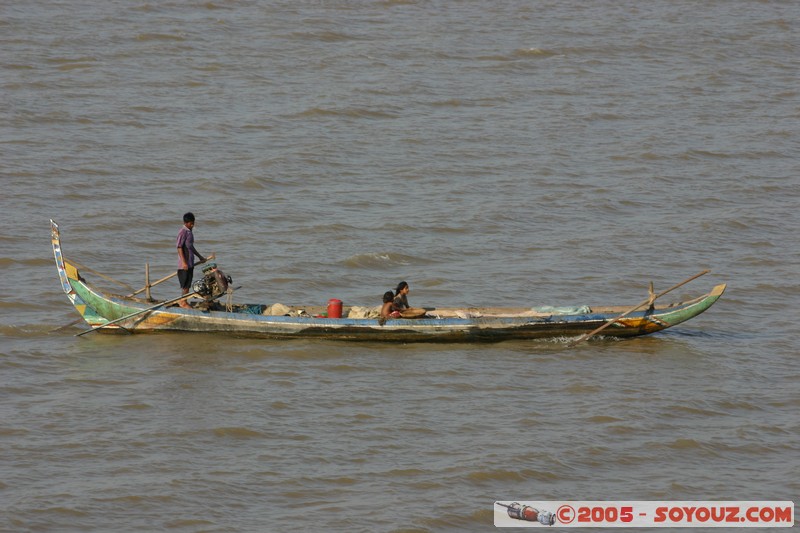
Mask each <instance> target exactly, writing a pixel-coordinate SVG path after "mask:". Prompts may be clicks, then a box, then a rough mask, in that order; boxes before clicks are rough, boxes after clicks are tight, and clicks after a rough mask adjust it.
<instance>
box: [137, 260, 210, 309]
mask: <svg viewBox="0 0 800 533" xmlns="http://www.w3.org/2000/svg"><path fill="white" fill-rule="evenodd" d="M216 257H217V256H216V255H215V254H211V255H209V256H208V257H206V260H205V261H200V262H199V263H195V264H196V265H202V264H204V263H206V262H208V261H211V260H212V259H215V258H216ZM177 275H178V271H177V270H176V271H175V272H173V273H172V274H170V275H169V276H164V277H163V278H161V279H160V280H158V281H155V282H153V283H151V284H150V287H155V286H156V285H159V284H161V283H164V282H165V281H167V280H169V279H172V278H174V277H175V276H177ZM129 288H131V287H129ZM146 290H148V287H147V285H145V286H144V287H142V288H141V289H139V290H138V291H134V292H132V293H130V294H129V295H127V296H126V298H132V297H134V296H136V295H137V294H139V293H142V292H144V291H146ZM148 299H149V297H148Z"/></svg>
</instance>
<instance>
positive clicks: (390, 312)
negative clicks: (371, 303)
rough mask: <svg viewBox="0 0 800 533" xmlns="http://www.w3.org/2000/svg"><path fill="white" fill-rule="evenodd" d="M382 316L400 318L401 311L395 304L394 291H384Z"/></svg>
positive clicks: (384, 317)
mask: <svg viewBox="0 0 800 533" xmlns="http://www.w3.org/2000/svg"><path fill="white" fill-rule="evenodd" d="M381 318H383V319H386V318H400V311H399V310H398V309H397V308H396V307H395V305H394V293H393V292H392V291H386V292H385V293H383V307H381Z"/></svg>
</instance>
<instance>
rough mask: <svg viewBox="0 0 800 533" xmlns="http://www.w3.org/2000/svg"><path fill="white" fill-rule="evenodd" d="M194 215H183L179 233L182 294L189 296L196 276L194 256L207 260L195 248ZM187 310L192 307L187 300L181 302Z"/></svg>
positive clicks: (202, 260) (179, 279)
mask: <svg viewBox="0 0 800 533" xmlns="http://www.w3.org/2000/svg"><path fill="white" fill-rule="evenodd" d="M192 228H194V214H193V213H186V214H185V215H183V227H182V228H181V229H180V231H178V281H179V282H180V284H181V293H182V294H189V289H190V288H191V286H192V275H193V274H194V256H197V257H198V258H199V259H200V262H201V263H204V262H205V260H206V258H205V257H203V256H202V255H200V252H198V251H197V250H195V248H194V233H192ZM179 305H180V306H181V307H183V308H185V309H191V308H192V306H191V305H189V302H187V301H186V299H183V300H181V301H180V304H179Z"/></svg>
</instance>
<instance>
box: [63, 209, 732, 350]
mask: <svg viewBox="0 0 800 533" xmlns="http://www.w3.org/2000/svg"><path fill="white" fill-rule="evenodd" d="M53 252H54V256H55V260H56V265H57V268H58V271H59V277H60V279H61V283H62V288H63V289H64V292H65V293H66V294H67V296H68V297H69V299H70V301H71V302H72V304H73V305H74V306H75V308H76V309H77V310H78V312H79V313H80V314H81V315H82V316H83V318H84V319H85V320H86V323H87V324H89V325H90V326H92V327H101V328H102V329H101V330H100V331H113V330H117V331H120V330H124V331H127V332H157V331H188V332H204V333H224V334H231V335H239V336H253V337H263V338H283V339H287V338H319V339H331V340H344V341H372V342H374V341H390V342H397V341H400V342H494V341H502V340H525V339H542V338H558V337H563V338H569V337H574V336H578V335H583V334H585V333H589V332H591V331H594V330H595V329H597V328H598V327H600V326H602V325H604V324H606V323H607V322H609V321H612V320H614V319H616V318H617V317H618V316H619V315H620V311H619V309H617V308H607V309H606V310H605V311H596V312H592V311H589V312H585V313H583V312H582V313H578V314H542V313H532V312H527V313H520V312H519V310H516V311H514V312H511V311H510V310H503V309H499V310H498V309H495V310H493V312H492V313H481V312H471V313H465V312H461V313H459V314H460V315H462V316H442V315H447V314H451V313H450V311H452V310H438V309H434V308H431V309H429V310H428V315H427V317H424V318H415V319H403V318H399V319H389V320H385V321H384V320H380V319H376V318H326V317H317V316H311V315H309V314H304V315H302V316H295V315H280V316H275V315H264V314H261V312H260V311H261V310H263V309H265V308H266V306H260V305H256V304H252V305H240V306H235V308H233V309H232V310H231V311H229V310H226V309H224V308H223V309H222V310H201V309H184V308H181V307H177V306H176V307H166V308H164V307H160V308H155V309H153V308H152V307H153V303H152V302H147V301H145V300H141V299H137V298H128V297H123V296H118V295H113V294H109V293H106V292H103V291H101V290H98V289H96V288H94V287H93V286H91V285H90V284H89V283H88V282H86V280H85V279H84V278H83V277H82V276H81V275H80V272H79V270H78V268H77V266H76V265H74V264H73V263H71V262H70V261H68V260H67V259H65V258H64V257H63V255H62V253H61V245H60V237H59V233H58V226H57V225H56V224H55V223H53ZM724 290H725V285H724V284H723V285H718V286H716V287H714V289H713V290H712V291H711V292H709V293H708V294H705V295H703V296H701V297H699V298H695V299H693V300H690V301H688V302H681V303H676V304H671V305H667V306H660V307H650V308H648V309H644V310H641V311H638V312H634V313H631V314H629V315H627V316H625V317H624V318H621V319H619V320H617V321H615V322H614V323H612V324H611V325H610V326H609V327H607V328H605V329H604V330H603V336H606V337H634V336H638V335H646V334H650V333H654V332H657V331H661V330H663V329H666V328H668V327H671V326H674V325H677V324H680V323H682V322H685V321H686V320H689V319H690V318H693V317H695V316H697V315H699V314H700V313H702V312H703V311H705V310H706V309H708V308H709V307H711V305H713V304H714V302H716V301H717V299H718V298H719V297H720V296H721V295H722V293H723V291H724ZM254 310H255V311H256V312H254ZM445 311H447V312H445ZM514 313H516V315H515V314H514ZM130 315H133V316H130ZM126 317H128V318H126ZM112 323H113V324H112Z"/></svg>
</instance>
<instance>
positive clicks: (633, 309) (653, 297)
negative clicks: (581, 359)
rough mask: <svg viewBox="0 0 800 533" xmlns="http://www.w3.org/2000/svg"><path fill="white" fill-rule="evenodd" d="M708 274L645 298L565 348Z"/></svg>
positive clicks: (696, 276) (694, 277)
mask: <svg viewBox="0 0 800 533" xmlns="http://www.w3.org/2000/svg"><path fill="white" fill-rule="evenodd" d="M709 272H711V271H710V270H703V271H702V272H700V273H699V274H695V275H694V276H692V277H691V278H689V279H686V280H684V281H681V282H680V283H678V284H677V285H673V286H672V287H670V288H669V289H667V290H665V291H662V292H659V293H658V294H655V295H653V294H651V295H650V296H648V297H647V299H646V300H644V301H642V303H640V304H639V305H637V306H635V307H631V308H630V309H628V310H627V311H625V312H624V313H622V314H621V315H619V316H618V317H616V318H614V319H612V320H609V321H608V322H606V323H605V324H603V325H602V326H600V327H599V328H597V329H596V330H594V331H591V332H589V333H586V334H584V335H582V336H581V337H579V338H577V339H576V340H574V341H572V342H571V343H569V344H568V345H567V347H568V348H572V347H573V346H575V345H576V344H580V343H581V342H583V341H585V340H586V339H588V338H589V337H593V336H594V335H597V334H598V333H600V332H601V331H603V330H604V329H606V328H607V327H608V326H610V325H611V324H614V323H616V322H619V321H620V320H621V319H623V318H625V317H626V316H628V315H629V314H631V313H633V312H634V311H636V310H637V309H639V308H640V307H643V306H645V305H647V304H652V303H653V302H655V301H656V299H657V298H661V297H662V296H664V295H665V294H667V293H668V292H672V291H674V290H675V289H677V288H678V287H681V286H682V285H686V284H687V283H689V282H690V281H692V280H695V279H697V278H699V277H700V276H703V275H705V274H708V273H709Z"/></svg>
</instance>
